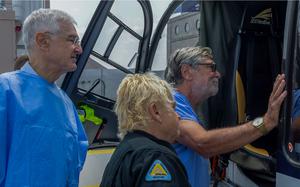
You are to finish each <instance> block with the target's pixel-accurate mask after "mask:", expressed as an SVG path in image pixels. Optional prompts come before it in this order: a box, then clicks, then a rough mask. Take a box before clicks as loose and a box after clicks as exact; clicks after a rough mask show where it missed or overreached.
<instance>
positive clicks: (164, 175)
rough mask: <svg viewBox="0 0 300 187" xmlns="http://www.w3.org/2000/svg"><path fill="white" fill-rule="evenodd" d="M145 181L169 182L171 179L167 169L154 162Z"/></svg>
mask: <svg viewBox="0 0 300 187" xmlns="http://www.w3.org/2000/svg"><path fill="white" fill-rule="evenodd" d="M145 179H146V181H171V180H172V177H171V175H170V173H169V171H168V169H167V167H166V166H165V165H164V164H163V163H162V162H161V161H160V160H155V161H154V162H153V164H152V165H151V167H150V169H149V171H148V172H147V175H146V178H145Z"/></svg>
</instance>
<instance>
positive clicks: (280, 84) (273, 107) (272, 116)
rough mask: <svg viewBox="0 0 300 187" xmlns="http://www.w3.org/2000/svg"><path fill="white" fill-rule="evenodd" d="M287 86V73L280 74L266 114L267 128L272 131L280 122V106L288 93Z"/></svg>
mask: <svg viewBox="0 0 300 187" xmlns="http://www.w3.org/2000/svg"><path fill="white" fill-rule="evenodd" d="M284 88H285V75H284V74H281V75H280V74H279V75H278V76H277V78H276V80H275V83H274V85H273V90H272V93H271V96H270V98H269V104H268V110H267V113H266V114H265V116H264V123H265V126H266V128H267V129H268V130H269V131H270V130H272V129H273V128H274V127H275V126H277V124H278V117H279V111H280V106H281V104H282V102H283V100H284V98H285V97H286V95H287V91H286V90H284Z"/></svg>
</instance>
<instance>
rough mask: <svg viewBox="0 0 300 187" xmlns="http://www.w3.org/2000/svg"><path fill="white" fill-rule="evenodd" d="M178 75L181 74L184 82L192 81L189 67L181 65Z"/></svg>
mask: <svg viewBox="0 0 300 187" xmlns="http://www.w3.org/2000/svg"><path fill="white" fill-rule="evenodd" d="M180 73H181V76H182V78H183V79H184V80H191V79H192V72H191V67H190V65H188V64H182V66H181V70H180Z"/></svg>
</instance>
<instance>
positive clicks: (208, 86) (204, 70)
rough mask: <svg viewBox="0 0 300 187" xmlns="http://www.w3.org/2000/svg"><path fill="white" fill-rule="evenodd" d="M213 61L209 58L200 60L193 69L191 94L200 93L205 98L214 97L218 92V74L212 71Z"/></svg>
mask: <svg viewBox="0 0 300 187" xmlns="http://www.w3.org/2000/svg"><path fill="white" fill-rule="evenodd" d="M213 63H214V61H213V60H212V59H210V58H202V60H201V62H200V63H199V64H198V65H196V66H195V67H194V68H193V67H191V68H193V71H192V72H193V73H192V74H193V75H192V76H193V83H192V89H193V92H196V93H197V92H201V94H203V95H205V96H206V97H207V98H208V97H211V96H214V95H216V94H217V93H218V90H219V79H220V77H221V75H220V73H219V72H218V71H217V70H215V71H213V68H212V67H213V66H212V64H213Z"/></svg>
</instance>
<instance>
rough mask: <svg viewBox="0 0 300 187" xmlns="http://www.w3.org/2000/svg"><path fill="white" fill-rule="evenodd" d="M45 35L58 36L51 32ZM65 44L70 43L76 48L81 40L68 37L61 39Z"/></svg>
mask: <svg viewBox="0 0 300 187" xmlns="http://www.w3.org/2000/svg"><path fill="white" fill-rule="evenodd" d="M45 33H46V34H50V35H54V36H56V35H59V34H55V33H52V32H45ZM63 38H64V39H65V40H66V41H67V42H71V43H72V45H77V46H81V40H80V38H79V37H78V36H76V37H73V38H71V37H70V36H67V37H63Z"/></svg>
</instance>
